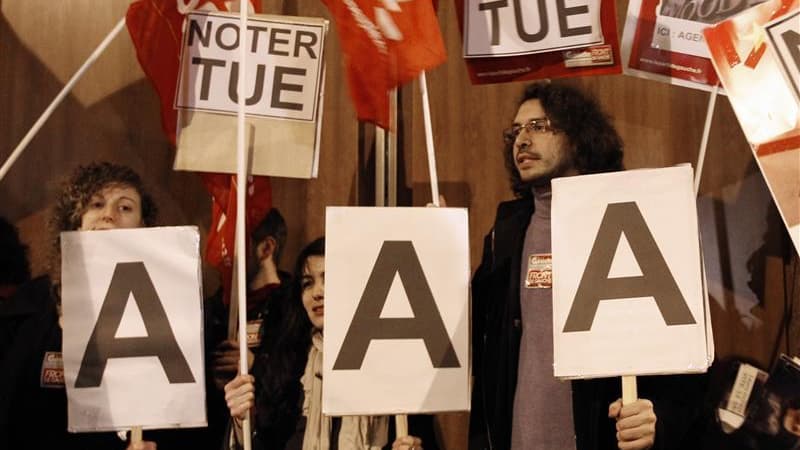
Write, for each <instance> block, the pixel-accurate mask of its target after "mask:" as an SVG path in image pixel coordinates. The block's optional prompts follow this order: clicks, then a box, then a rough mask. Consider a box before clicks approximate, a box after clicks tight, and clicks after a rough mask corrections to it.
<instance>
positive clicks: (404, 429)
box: [394, 414, 408, 438]
mask: <svg viewBox="0 0 800 450" xmlns="http://www.w3.org/2000/svg"><path fill="white" fill-rule="evenodd" d="M394 427H395V432H396V434H397V437H398V438H401V437H405V436H408V416H407V415H405V414H398V415H396V416H394Z"/></svg>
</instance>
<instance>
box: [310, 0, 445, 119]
mask: <svg viewBox="0 0 800 450" xmlns="http://www.w3.org/2000/svg"><path fill="white" fill-rule="evenodd" d="M322 2H323V3H324V4H325V5H326V6H327V7H328V9H329V10H330V12H331V15H332V16H333V19H334V22H336V28H337V31H338V33H339V40H340V41H341V43H342V50H343V51H344V54H345V62H346V64H347V76H348V82H349V85H350V96H351V97H352V98H353V102H354V103H355V106H356V114H357V115H358V118H359V120H365V121H369V122H374V123H375V124H377V125H379V126H381V127H383V128H388V127H389V96H388V93H389V91H390V90H391V89H393V88H395V87H397V86H400V85H402V84H404V83H407V82H408V81H411V80H412V79H414V78H415V77H416V76H417V75H419V73H420V72H421V71H423V70H428V69H431V68H433V67H436V66H438V65H439V64H441V63H443V62H444V60H445V59H446V58H447V55H446V52H445V49H444V41H443V40H442V34H441V32H440V31H439V22H438V19H437V17H436V11H435V10H434V7H433V3H432V2H431V1H429V0H414V1H412V0H322Z"/></svg>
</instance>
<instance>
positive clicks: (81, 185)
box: [50, 162, 158, 247]
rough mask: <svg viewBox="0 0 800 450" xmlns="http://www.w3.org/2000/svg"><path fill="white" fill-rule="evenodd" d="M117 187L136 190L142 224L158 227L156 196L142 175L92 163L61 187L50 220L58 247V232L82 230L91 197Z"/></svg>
mask: <svg viewBox="0 0 800 450" xmlns="http://www.w3.org/2000/svg"><path fill="white" fill-rule="evenodd" d="M115 184H117V185H125V186H130V187H132V188H134V189H135V190H136V192H137V193H138V194H139V197H141V200H142V222H143V223H144V225H145V226H148V227H150V226H153V225H155V224H156V217H157V215H158V208H157V207H156V204H155V202H154V201H153V197H151V196H150V194H149V193H148V192H147V191H146V190H145V188H144V184H143V183H142V179H141V178H140V177H139V174H137V173H136V172H134V171H133V169H131V168H130V167H127V166H122V165H119V164H113V163H110V162H93V163H91V164H88V165H85V166H79V167H78V168H77V169H75V171H74V172H73V173H72V176H71V177H70V178H69V179H67V180H66V181H65V182H64V183H63V184H62V189H61V193H60V194H59V196H58V198H57V199H56V205H55V207H54V208H53V215H52V217H51V220H50V227H51V228H52V230H53V232H54V233H55V235H56V236H55V242H54V244H55V245H56V247H58V245H59V244H58V233H60V232H61V231H74V230H77V229H78V228H80V226H81V217H82V216H83V213H84V212H85V211H86V207H87V205H88V204H89V201H90V200H91V199H92V196H94V195H95V194H96V193H98V192H100V191H101V190H102V189H103V188H105V187H106V186H109V185H115Z"/></svg>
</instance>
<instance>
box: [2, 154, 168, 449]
mask: <svg viewBox="0 0 800 450" xmlns="http://www.w3.org/2000/svg"><path fill="white" fill-rule="evenodd" d="M156 214H157V209H156V205H155V203H154V202H153V199H152V198H151V197H150V195H149V194H148V193H147V191H146V190H145V189H144V186H143V184H142V181H141V178H140V177H139V175H137V174H136V172H134V171H133V170H131V169H130V168H128V167H125V166H121V165H116V164H112V163H107V162H102V163H92V164H89V165H86V166H81V167H78V169H77V170H76V171H75V172H74V173H73V174H72V176H71V177H70V178H69V180H67V182H66V183H64V185H63V188H62V190H61V193H60V195H59V197H58V200H57V202H56V206H55V209H54V211H53V217H52V219H51V226H52V231H53V233H54V238H53V241H52V242H53V244H54V245H53V253H52V254H53V256H52V260H51V262H50V276H43V277H39V278H36V279H34V280H32V281H31V282H29V283H28V284H26V285H25V286H23V287H22V288H20V289H19V290H18V291H17V292H16V293H15V295H14V297H13V298H12V299H11V301H14V302H19V303H20V304H22V305H24V308H23V310H22V311H21V315H22V317H21V323H20V326H19V328H18V329H17V330H16V332H15V336H14V340H13V342H12V345H11V346H10V347H9V350H8V352H7V354H5V355H3V360H2V364H0V366H2V367H3V370H2V371H0V448H8V449H12V448H20V449H22V448H31V449H50V448H53V449H55V448H58V449H76V450H77V449H80V450H94V449H104V450H106V449H109V450H110V449H115V448H117V449H124V448H125V447H126V444H125V442H123V441H122V440H120V439H119V437H117V435H116V434H115V433H68V432H67V397H66V391H65V389H64V378H63V372H61V376H45V373H49V374H52V373H53V372H52V371H47V372H46V371H45V368H48V367H50V365H52V364H53V362H55V361H61V344H62V332H61V323H60V318H61V308H60V306H61V295H60V291H61V288H60V278H61V277H60V272H61V270H60V269H61V252H60V250H59V244H60V243H59V233H60V232H62V231H74V230H82V231H86V230H110V229H115V228H136V227H142V226H152V225H155V221H156ZM56 373H57V372H56ZM128 448H129V449H154V448H155V444H154V443H152V442H141V443H137V444H136V445H131V446H130V447H128Z"/></svg>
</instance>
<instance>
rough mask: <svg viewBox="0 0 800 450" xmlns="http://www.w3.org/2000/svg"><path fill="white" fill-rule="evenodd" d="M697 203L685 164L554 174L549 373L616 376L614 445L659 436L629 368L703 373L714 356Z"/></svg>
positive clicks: (646, 443)
mask: <svg viewBox="0 0 800 450" xmlns="http://www.w3.org/2000/svg"><path fill="white" fill-rule="evenodd" d="M694 208H695V207H694V195H693V191H692V171H691V168H690V167H675V168H669V169H653V170H638V171H628V172H621V173H614V174H602V175H590V176H583V177H569V178H561V179H557V180H554V181H553V223H554V227H553V271H554V274H555V276H554V280H555V281H554V286H553V301H554V316H553V320H554V325H555V327H554V342H555V365H554V368H555V375H556V376H557V377H563V378H586V377H589V378H591V377H599V376H603V377H607V376H613V375H622V376H623V380H622V382H623V398H622V399H619V400H617V401H615V402H614V403H612V404H611V405H610V406H609V409H608V416H609V417H611V418H615V419H616V420H617V425H616V429H617V438H618V440H619V445H620V448H621V449H646V448H650V446H652V445H653V443H654V442H655V439H656V422H657V419H656V415H655V412H654V409H653V403H652V402H651V401H650V400H643V399H637V394H636V378H635V376H633V375H645V374H666V373H692V372H702V371H705V370H706V369H707V367H708V365H710V362H711V360H712V359H713V356H711V355H710V354H709V353H708V339H709V336H710V330H709V327H710V324H707V323H705V319H706V315H705V311H706V310H707V305H705V303H704V296H703V290H702V274H701V270H700V254H699V239H698V234H697V219H696V213H695V212H694ZM578 215H580V217H581V218H582V219H581V220H576V217H577V216H578ZM687 219H688V220H687Z"/></svg>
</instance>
